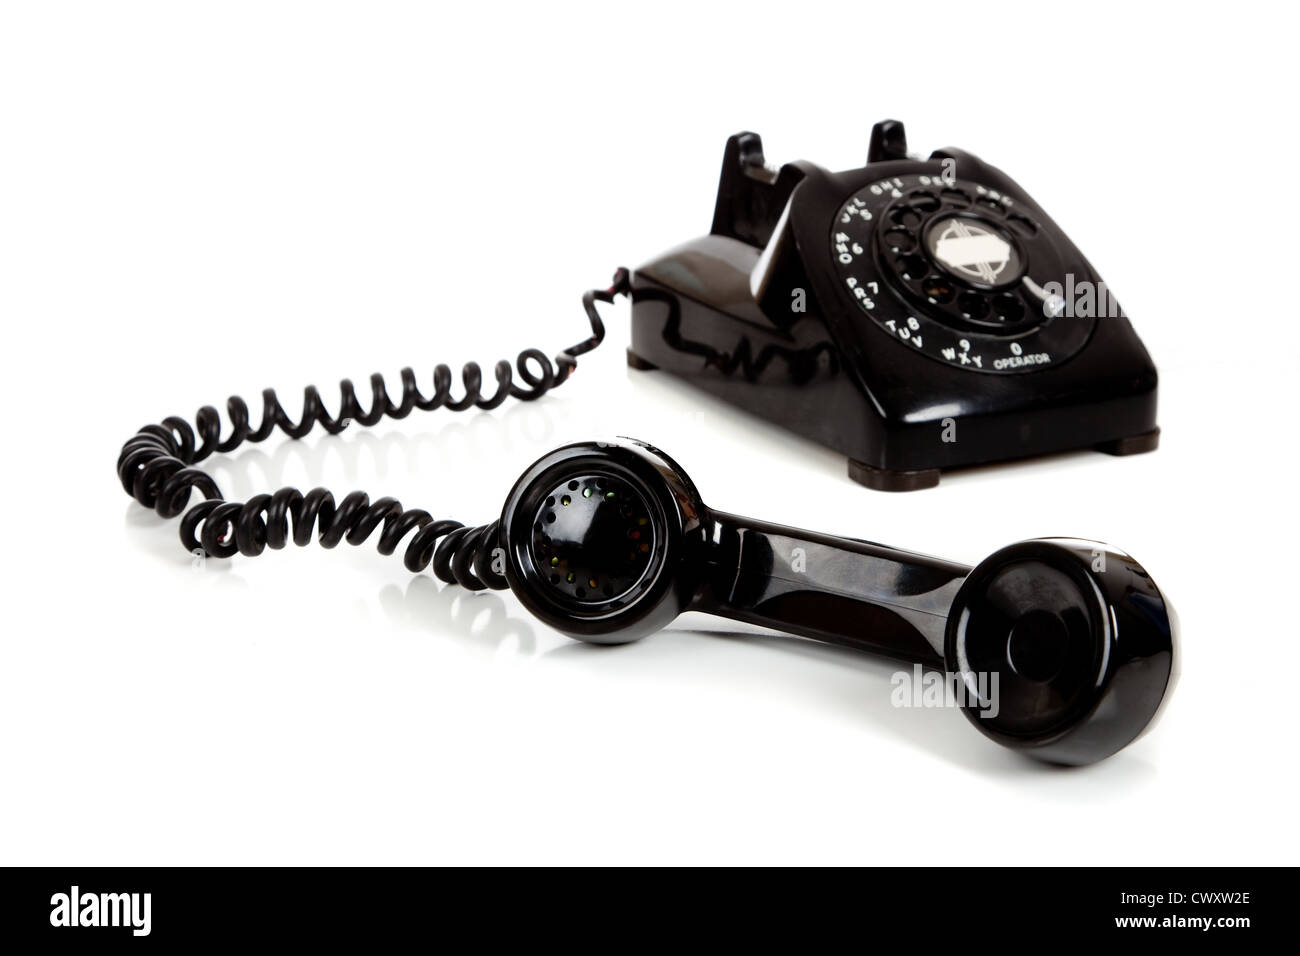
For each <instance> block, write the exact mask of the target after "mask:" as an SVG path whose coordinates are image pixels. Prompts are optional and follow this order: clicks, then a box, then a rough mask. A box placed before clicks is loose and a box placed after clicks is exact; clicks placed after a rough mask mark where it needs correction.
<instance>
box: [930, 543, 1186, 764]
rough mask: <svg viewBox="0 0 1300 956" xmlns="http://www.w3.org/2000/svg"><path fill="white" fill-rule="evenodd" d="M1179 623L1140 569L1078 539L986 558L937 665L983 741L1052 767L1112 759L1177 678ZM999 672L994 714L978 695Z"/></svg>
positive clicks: (960, 602)
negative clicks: (955, 686)
mask: <svg viewBox="0 0 1300 956" xmlns="http://www.w3.org/2000/svg"><path fill="white" fill-rule="evenodd" d="M1177 630H1178V625H1177V616H1176V615H1175V613H1174V610H1173V608H1172V606H1170V605H1169V603H1168V602H1167V601H1166V600H1165V598H1164V596H1163V595H1162V594H1161V593H1160V590H1159V589H1158V588H1157V587H1156V585H1155V582H1154V581H1152V580H1151V576H1150V575H1149V574H1148V573H1147V572H1146V570H1145V569H1144V568H1143V567H1142V566H1141V565H1140V564H1138V563H1137V562H1136V561H1134V560H1133V559H1132V558H1131V557H1129V556H1128V555H1127V554H1125V553H1124V552H1122V551H1119V550H1118V549H1115V548H1111V547H1108V546H1107V545H1103V544H1100V543H1098V542H1095V541H1082V540H1079V539H1075V538H1043V539H1036V540H1032V541H1022V542H1019V543H1018V544H1013V545H1010V546H1008V547H1005V548H1003V549H1001V550H1000V551H997V552H996V553H994V554H992V555H990V556H989V557H987V558H985V559H984V560H983V561H981V562H980V563H979V564H978V565H976V566H975V568H974V569H973V570H972V571H971V573H970V574H969V575H968V576H967V577H966V580H965V582H964V583H963V584H962V586H961V589H960V590H959V591H958V592H957V596H956V598H955V599H954V601H953V604H952V609H951V610H950V612H949V615H948V626H947V632H946V637H945V643H944V660H945V664H946V666H947V668H948V670H949V671H950V672H951V673H954V674H957V675H959V676H960V677H961V680H962V683H963V684H964V685H965V688H966V691H967V693H966V695H965V703H964V706H963V710H964V712H965V713H966V715H967V716H968V717H969V718H970V720H971V722H972V723H973V724H974V725H975V726H976V727H978V728H979V729H980V731H982V732H983V733H984V734H985V735H986V736H988V737H990V738H992V739H993V740H996V741H997V742H998V743H1000V744H1003V745H1004V746H1007V747H1016V748H1023V749H1024V750H1025V751H1026V752H1027V753H1028V754H1029V755H1030V756H1032V757H1035V758H1037V759H1040V760H1046V761H1049V762H1052V763H1063V764H1085V763H1092V762H1094V761H1096V760H1101V759H1102V758H1103V757H1108V756H1110V755H1111V754H1113V753H1115V752H1116V751H1118V750H1119V749H1121V748H1122V747H1124V746H1126V745H1127V744H1129V743H1131V742H1132V741H1133V740H1136V739H1137V738H1138V737H1139V736H1141V735H1142V734H1143V733H1144V732H1145V731H1146V729H1147V728H1149V727H1150V726H1151V724H1152V723H1153V722H1154V720H1155V718H1156V716H1157V714H1158V713H1159V711H1160V709H1161V707H1162V705H1163V703H1164V702H1165V700H1167V699H1168V695H1169V692H1170V691H1171V690H1172V689H1173V686H1174V684H1175V683H1176V681H1177V676H1178V675H1177V669H1176V667H1177V663H1178V662H1177V658H1176V654H1175V644H1176V641H1177ZM982 674H988V675H992V674H996V675H998V684H997V687H998V695H997V696H998V700H997V701H996V707H993V706H990V704H991V702H990V701H989V700H987V699H984V698H986V697H987V696H988V694H989V688H990V687H991V686H992V684H991V682H990V681H988V680H987V679H986V680H984V681H981V680H980V675H982Z"/></svg>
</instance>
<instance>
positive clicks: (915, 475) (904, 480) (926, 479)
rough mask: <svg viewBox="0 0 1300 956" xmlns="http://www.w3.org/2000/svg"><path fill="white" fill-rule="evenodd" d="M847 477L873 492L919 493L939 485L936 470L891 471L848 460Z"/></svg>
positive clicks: (937, 470) (937, 471)
mask: <svg viewBox="0 0 1300 956" xmlns="http://www.w3.org/2000/svg"><path fill="white" fill-rule="evenodd" d="M849 477H850V478H852V479H853V480H854V481H856V482H857V483H858V484H860V485H866V486H867V487H868V488H871V489H873V490H875V491H920V490H921V489H923V488H933V487H935V485H937V484H939V469H938V468H922V469H919V470H917V471H893V470H891V469H888V468H876V467H875V466H873V465H867V464H864V463H863V462H860V461H854V460H853V459H852V458H850V459H849Z"/></svg>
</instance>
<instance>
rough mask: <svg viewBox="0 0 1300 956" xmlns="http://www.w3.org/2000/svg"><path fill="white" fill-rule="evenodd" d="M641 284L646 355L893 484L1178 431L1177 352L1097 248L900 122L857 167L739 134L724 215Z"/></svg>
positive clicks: (856, 471) (1000, 180) (876, 135)
mask: <svg viewBox="0 0 1300 956" xmlns="http://www.w3.org/2000/svg"><path fill="white" fill-rule="evenodd" d="M632 296H633V307H632V336H631V347H630V348H629V350H628V362H629V364H631V365H632V366H633V367H635V368H640V369H651V368H659V369H663V370H664V371H666V372H669V373H671V374H672V375H674V376H677V377H679V378H682V379H684V380H685V381H687V382H689V383H690V384H692V385H695V386H697V387H699V388H702V389H704V390H706V391H708V392H710V393H712V394H714V395H716V396H718V397H720V398H722V399H724V400H726V401H728V402H731V403H733V404H735V405H738V406H740V407H742V408H744V409H746V410H747V411H749V412H752V413H753V414H755V415H757V416H760V417H762V418H766V419H769V420H771V421H773V422H775V423H777V424H779V425H782V426H784V427H786V428H789V429H791V430H792V431H795V432H797V433H799V434H800V435H802V436H804V437H807V438H812V439H813V440H815V441H818V442H820V443H822V444H824V445H827V446H829V447H831V448H834V449H836V450H837V451H840V452H842V453H844V454H845V455H847V456H848V459H849V474H850V476H851V477H852V478H853V479H854V480H856V481H858V482H860V483H861V484H864V485H866V486H868V487H871V488H875V489H880V490H888V491H909V490H914V489H918V488H927V487H931V486H933V485H935V484H937V483H938V481H939V476H940V473H941V472H942V471H944V470H947V469H951V468H957V467H963V466H968V465H977V464H982V463H986V462H994V461H1002V460H1007V459H1015V458H1024V457H1028V456H1032V455H1043V454H1048V453H1052V452H1059V451H1065V450H1070V449H1077V448H1096V449H1098V450H1101V451H1105V452H1108V453H1110V454H1114V455H1127V454H1133V453H1137V452H1145V451H1150V450H1152V449H1154V448H1155V447H1156V445H1157V442H1158V438H1159V428H1158V427H1157V426H1156V381H1157V376H1156V369H1155V366H1154V365H1153V364H1152V362H1151V358H1150V356H1148V354H1147V351H1146V349H1145V348H1144V347H1143V345H1142V343H1141V341H1140V340H1139V339H1138V337H1137V334H1136V333H1135V332H1134V330H1133V326H1132V325H1131V324H1130V323H1129V320H1128V318H1127V317H1126V316H1125V315H1124V314H1123V312H1122V310H1121V309H1120V308H1119V306H1118V303H1117V302H1116V300H1115V299H1114V297H1113V296H1112V295H1111V294H1110V292H1109V290H1108V288H1107V287H1106V284H1105V283H1104V282H1103V281H1102V280H1101V278H1100V276H1098V274H1097V273H1096V271H1095V270H1094V269H1093V268H1092V266H1091V265H1090V264H1089V263H1088V261H1087V260H1086V259H1085V258H1084V257H1083V255H1082V253H1080V252H1079V250H1078V249H1077V248H1076V247H1075V246H1074V244H1073V243H1072V242H1070V240H1069V238H1068V237H1067V236H1066V235H1065V233H1064V232H1062V231H1061V229H1060V228H1059V227H1058V226H1057V225H1056V224H1055V223H1054V222H1053V221H1052V220H1051V219H1050V218H1049V217H1048V215H1047V213H1046V212H1045V211H1044V210H1043V209H1042V208H1041V207H1040V206H1039V205H1038V204H1037V203H1036V202H1034V200H1033V199H1032V198H1030V196H1029V195H1028V194H1027V193H1026V192H1025V191H1024V190H1023V189H1022V188H1021V187H1020V186H1019V185H1017V184H1016V183H1015V182H1014V181H1012V180H1011V179H1010V178H1009V177H1008V176H1006V174H1004V173H1002V172H1001V171H1000V170H998V169H995V168H994V167H992V166H990V165H988V164H987V163H985V162H983V161H982V160H980V159H978V158H976V157H975V156H972V155H971V154H969V153H966V152H964V151H962V150H958V149H943V150H937V151H935V152H934V153H932V154H931V155H930V157H929V158H928V159H920V158H914V157H910V156H909V155H908V153H907V144H906V138H905V135H904V130H903V125H902V124H901V123H898V122H895V121H886V122H883V123H878V124H877V125H876V126H875V128H874V129H873V131H872V137H871V147H870V150H869V153H868V156H867V164H866V165H865V166H864V167H862V168H860V169H854V170H849V171H847V172H841V173H830V172H827V171H826V170H824V169H821V168H820V167H818V166H815V165H813V164H812V163H808V162H802V161H800V162H795V163H787V164H786V165H784V166H782V167H780V169H772V168H771V167H769V166H768V165H767V164H766V161H765V158H764V155H763V145H762V141H761V140H760V138H759V137H758V136H757V135H756V134H754V133H740V134H738V135H736V136H733V137H731V139H729V140H728V141H727V148H726V153H725V155H724V159H723V166H722V177H721V181H720V183H719V186H718V197H717V203H716V206H715V209H714V214H713V225H712V228H711V229H710V232H709V234H708V235H707V236H703V237H700V238H698V239H693V240H691V241H689V242H686V243H684V244H683V245H680V246H678V247H676V248H675V249H673V250H671V251H669V252H667V253H665V254H664V255H662V256H660V257H658V258H656V259H653V260H652V261H650V262H648V263H646V264H645V265H643V266H642V267H641V268H639V269H637V270H636V273H635V275H634V276H633V279H632Z"/></svg>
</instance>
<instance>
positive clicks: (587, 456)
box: [501, 440, 707, 644]
mask: <svg viewBox="0 0 1300 956" xmlns="http://www.w3.org/2000/svg"><path fill="white" fill-rule="evenodd" d="M706 518H707V509H706V508H705V507H704V504H703V502H701V501H700V498H699V494H698V492H696V491H695V487H694V485H693V484H691V481H690V479H689V478H687V477H686V474H685V473H684V472H683V471H682V470H681V469H680V468H679V467H678V466H677V465H676V463H675V462H673V461H672V459H670V458H668V457H667V456H666V455H664V454H663V453H662V452H660V451H659V450H658V449H656V448H653V447H652V446H650V445H646V444H643V443H640V442H634V441H630V440H618V441H613V442H587V443H582V444H577V445H568V446H565V447H563V448H558V449H556V450H555V451H553V452H551V453H550V454H548V455H545V456H544V457H542V458H541V459H540V460H538V461H537V462H536V463H534V465H533V466H532V467H531V468H529V469H528V471H526V472H525V473H524V474H523V476H522V477H520V479H519V481H518V482H516V483H515V486H514V489H513V490H512V491H511V492H510V495H509V497H508V498H507V500H506V505H505V509H504V510H503V511H502V513H501V542H502V544H503V546H504V547H505V550H506V580H507V581H509V583H510V588H511V590H512V591H514V593H515V594H516V596H518V598H519V600H520V602H521V603H522V604H523V605H524V606H525V607H526V608H528V610H529V611H531V612H532V613H533V614H535V615H536V616H537V617H539V618H540V619H541V620H543V621H545V622H546V623H547V624H549V625H550V626H552V627H554V628H555V629H556V630H558V631H562V632H564V633H565V634H568V635H570V636H571V637H576V638H579V639H581V640H584V641H590V642H592V643H596V644H624V643H627V642H628V641H634V640H636V639H637V638H639V637H644V636H645V635H647V634H649V633H651V632H653V631H657V630H660V629H661V628H663V627H664V626H665V625H667V624H668V623H669V622H671V621H672V620H673V618H675V617H676V616H677V615H678V614H680V613H681V612H682V611H684V610H685V609H686V608H687V606H688V604H689V603H690V601H691V597H692V595H693V594H694V593H695V591H696V590H697V588H698V586H699V582H700V576H701V567H702V562H703V559H704V552H705V548H704V545H705V541H704V535H705V532H706Z"/></svg>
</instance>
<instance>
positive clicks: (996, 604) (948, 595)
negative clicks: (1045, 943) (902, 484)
mask: <svg viewBox="0 0 1300 956" xmlns="http://www.w3.org/2000/svg"><path fill="white" fill-rule="evenodd" d="M501 535H502V537H501V541H502V544H503V545H504V547H505V551H506V579H507V581H508V582H509V584H510V587H511V589H512V590H513V591H514V593H515V594H516V595H517V596H518V598H519V600H520V602H521V603H523V604H524V606H525V607H527V608H528V609H529V610H530V611H531V612H532V613H534V614H535V615H537V617H539V618H540V619H541V620H543V621H544V622H545V623H547V624H549V625H551V626H552V627H554V628H556V629H557V630H559V631H562V632H564V633H566V634H569V635H571V636H573V637H576V638H579V639H581V640H585V641H591V642H594V643H602V644H618V643H625V642H627V641H632V640H636V639H637V638H639V637H643V636H645V635H646V634H649V633H650V632H652V631H655V630H658V629H660V628H662V627H664V626H665V625H667V624H668V623H670V622H671V621H672V620H673V618H675V617H676V616H677V615H678V614H680V613H681V612H682V611H686V610H694V611H703V612H706V613H711V614H718V615H721V616H724V617H729V618H733V619H736V620H742V621H747V622H750V623H754V624H760V625H764V626H768V627H773V628H776V629H779V630H783V631H787V632H790V633H794V634H799V635H802V636H805V637H810V638H813V639H816V640H822V641H827V642H831V643H836V644H842V645H847V646H851V647H856V648H860V649H863V650H867V651H871V652H874V653H880V654H884V655H887V656H890V657H894V658H897V659H900V660H906V661H912V662H916V663H920V664H922V665H925V666H927V667H931V668H935V669H943V670H946V671H947V672H948V673H950V674H952V675H955V676H956V677H957V678H958V680H959V681H960V683H961V685H962V686H963V687H964V688H965V690H966V693H965V694H964V695H963V696H964V700H963V701H962V709H963V711H964V712H965V713H966V715H967V716H968V717H969V718H970V719H971V721H972V722H973V723H974V724H975V725H976V726H977V727H978V728H979V729H980V730H981V731H983V732H984V733H985V734H986V735H987V736H988V737H990V738H992V739H993V740H995V741H997V742H998V743H1000V744H1003V745H1004V746H1008V747H1013V748H1017V749H1022V750H1023V751H1024V752H1025V753H1026V754H1028V755H1029V756H1031V757H1034V758H1036V759H1040V760H1044V761H1048V762H1052V763H1065V764H1083V763H1091V762H1093V761H1095V760H1100V759H1102V758H1103V757H1107V756H1109V755H1110V754H1113V753H1115V752H1116V751H1118V750H1120V749H1121V748H1122V747H1124V746H1126V745H1127V744H1128V743H1130V742H1132V741H1133V740H1134V739H1136V738H1137V737H1138V736H1140V735H1141V734H1142V733H1143V732H1144V731H1145V730H1146V729H1147V728H1148V727H1149V726H1150V725H1151V723H1152V721H1153V720H1154V719H1155V717H1156V715H1157V713H1158V712H1159V710H1160V707H1161V704H1162V702H1163V701H1164V700H1165V699H1166V697H1167V695H1168V692H1169V690H1170V689H1172V686H1173V683H1174V680H1175V678H1176V670H1175V664H1176V658H1175V649H1174V648H1175V644H1176V633H1177V625H1176V618H1175V616H1174V613H1173V610H1172V608H1171V607H1170V606H1169V605H1168V604H1167V602H1166V601H1165V600H1164V598H1163V596H1162V595H1161V593H1160V591H1159V590H1158V589H1157V588H1156V586H1155V584H1154V583H1153V582H1152V581H1151V578H1150V576H1149V575H1148V574H1147V573H1146V571H1145V570H1144V569H1143V568H1142V567H1141V566H1140V565H1139V564H1138V563H1137V562H1136V561H1134V560H1133V559H1132V558H1130V557H1129V556H1128V555H1126V554H1124V553H1123V552H1120V551H1117V550H1115V549H1112V548H1109V547H1107V546H1106V545H1102V544H1098V543H1096V542H1090V541H1080V540H1075V539H1042V540H1035V541H1025V542H1021V543H1019V544H1014V545H1011V546H1009V547H1007V548H1003V549H1002V550H1000V551H998V552H996V553H995V554H993V555H992V556H990V557H989V558H987V559H985V560H984V561H982V562H980V563H979V564H978V565H976V566H975V568H973V569H972V568H969V567H966V566H964V565H961V564H956V563H954V562H950V561H945V560H943V559H940V558H933V557H929V556H926V555H920V554H914V553H912V552H907V551H901V550H897V549H894V548H888V547H885V546H883V545H879V544H874V543H872V542H868V541H860V540H856V539H851V538H841V537H836V536H833V535H823V534H817V533H814V532H808V531H802V530H799V529H796V528H787V527H783V526H780V525H774V524H770V523H767V522H763V521H756V520H753V519H748V518H741V517H737V516H734V515H728V514H724V513H721V512H715V511H712V510H710V509H709V508H707V507H706V506H705V505H704V503H703V501H702V500H701V498H700V495H699V492H698V491H696V489H695V486H694V484H693V483H692V482H691V480H690V478H689V477H687V475H686V474H685V472H684V471H682V469H681V468H680V466H678V465H677V464H676V462H674V461H673V460H672V459H671V458H669V457H668V456H667V455H665V454H664V453H663V452H662V451H660V450H659V449H657V448H654V447H653V446H650V445H646V444H643V443H640V442H636V441H632V440H629V439H620V440H618V441H615V442H587V443H581V444H576V445H569V446H566V447H563V448H560V449H557V450H556V451H553V452H551V453H550V454H548V455H546V456H544V457H543V458H541V459H540V460H539V461H538V462H536V463H535V464H534V465H533V466H532V467H531V468H530V469H529V470H528V471H527V472H525V473H524V475H523V476H522V477H521V478H520V479H519V481H518V482H517V483H516V484H515V487H514V489H513V490H512V491H511V493H510V496H509V499H508V500H507V502H506V506H505V509H504V511H503V512H502V517H501Z"/></svg>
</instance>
